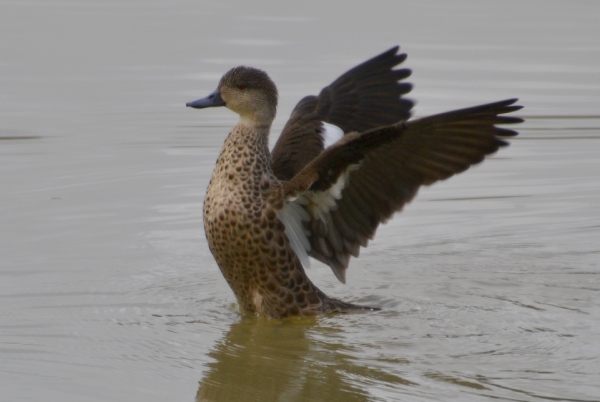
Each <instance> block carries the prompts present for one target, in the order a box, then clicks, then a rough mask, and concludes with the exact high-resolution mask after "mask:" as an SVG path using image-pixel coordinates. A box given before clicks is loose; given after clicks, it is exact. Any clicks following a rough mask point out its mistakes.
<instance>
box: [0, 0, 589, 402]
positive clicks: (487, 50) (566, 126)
mask: <svg viewBox="0 0 600 402" xmlns="http://www.w3.org/2000/svg"><path fill="white" fill-rule="evenodd" d="M599 27H600V6H599V5H598V3H597V2H594V1H588V2H586V1H580V2H567V1H541V0H540V1H527V2H518V1H505V2H501V3H499V2H496V3H490V2H469V1H462V0H461V1H457V2H450V3H449V2H442V1H427V2H421V1H420V2H416V1H415V2H397V1H394V2H392V1H386V2H377V3H369V4H368V5H367V4H364V5H363V4H350V3H349V2H341V1H335V2H323V1H313V0H308V1H304V2H300V3H297V4H291V3H283V2H281V3H276V2H258V4H257V3H254V2H241V1H240V2H236V3H233V2H229V3H226V2H219V3H217V2H201V1H170V2H165V1H160V2H159V1H143V2H142V1H135V0H126V1H109V2H106V1H104V2H100V1H96V0H90V1H83V0H65V1H60V2H52V1H0V189H1V190H0V400H1V401H19V400H41V399H44V400H50V401H107V400H115V401H121V400H123V401H165V400H169V401H194V400H195V399H196V398H197V399H199V400H214V401H237V400H239V401H271V400H273V401H275V400H277V401H319V400H323V401H352V400H357V401H392V400H394V401H396V400H397V401H440V400H460V401H471V400H472V401H487V400H490V401H496V400H510V401H515V400H516V401H538V400H570V401H595V400H600V385H599V384H600V325H599V322H600V301H599V297H598V295H599V293H598V292H599V290H600V275H599V272H600V268H599V265H600V264H599V263H600V246H599V244H600V208H599V205H600V179H599V178H598V172H600V158H599V155H600V112H599V111H600V28H599ZM397 43H399V44H401V45H402V49H403V50H404V51H405V52H407V53H408V55H409V57H408V60H407V62H406V63H405V65H406V66H407V67H410V68H412V69H413V72H414V73H413V76H412V78H411V82H413V83H414V84H415V89H414V91H413V93H412V98H414V99H416V100H418V104H417V107H416V110H415V112H416V115H418V116H422V115H427V114H431V113H435V112H440V111H443V110H449V109H453V108H459V107H465V106H470V105H475V104H478V103H482V102H489V101H495V100H500V99H504V98H508V97H515V96H516V97H519V98H520V99H521V101H520V103H521V104H522V105H524V106H525V109H524V110H523V111H522V112H521V115H522V116H524V117H526V119H527V122H526V123H525V124H523V125H522V126H521V130H520V131H521V135H520V137H519V138H517V139H515V140H514V141H512V145H511V147H510V148H508V149H504V150H503V151H502V152H501V153H499V154H498V156H497V157H494V158H492V159H490V160H488V161H486V162H485V163H484V164H483V165H481V166H478V167H476V168H474V169H471V170H469V171H468V172H466V173H465V174H463V175H460V176H458V177H456V178H452V179H451V180H449V181H448V182H445V183H441V184H438V185H435V186H433V187H432V188H427V189H423V190H422V191H421V193H420V195H419V196H418V197H417V199H416V201H415V202H413V203H412V204H411V205H409V206H408V207H407V208H406V209H405V211H404V212H403V213H402V214H400V215H398V216H397V217H396V218H395V219H394V220H392V221H391V222H390V223H388V224H387V225H385V226H383V227H381V228H380V230H379V232H378V236H377V237H376V239H375V240H374V241H373V242H372V243H371V244H370V246H369V248H368V249H365V250H363V252H362V253H361V258H359V259H356V260H354V261H353V262H352V263H351V266H350V269H349V271H348V285H345V286H344V285H341V284H339V283H338V282H337V280H336V279H335V277H334V276H333V275H332V274H331V272H330V270H329V268H327V267H324V266H322V265H320V264H317V263H315V264H313V265H314V267H313V268H312V269H311V270H310V272H309V276H310V277H311V278H312V279H313V280H314V281H315V282H316V283H317V284H318V286H319V287H320V288H322V289H323V290H324V291H325V292H326V293H327V294H330V295H332V296H336V297H339V298H341V299H344V300H348V301H351V302H357V303H364V304H371V305H378V306H380V307H382V311H380V312H377V313H373V314H360V315H349V316H330V317H320V318H316V319H310V320H307V319H292V320H287V321H284V322H279V321H268V320H263V319H247V318H243V317H242V316H240V315H239V314H238V313H237V310H236V307H235V305H234V304H233V303H234V301H235V300H234V297H233V294H232V293H231V291H230V290H229V288H228V286H227V284H226V283H225V281H224V280H223V279H222V277H221V274H220V272H219V270H218V268H217V266H216V264H215V262H214V260H213V259H212V256H211V255H210V253H209V251H208V247H207V246H206V242H205V240H204V234H203V232H202V221H201V205H202V200H203V196H204V190H205V188H206V186H207V184H208V178H209V176H210V173H211V170H212V166H213V164H214V161H215V159H216V156H217V154H218V152H219V147H220V145H221V144H222V142H223V141H224V139H225V136H226V135H227V133H228V129H229V128H230V127H231V126H232V125H233V124H234V123H235V121H236V116H235V115H234V114H233V113H231V112H229V111H228V110H206V111H202V112H198V111H192V110H190V109H186V108H185V107H184V104H185V102H186V101H189V100H191V99H195V98H197V97H199V96H203V95H205V94H206V93H208V92H209V91H211V90H213V89H214V87H215V85H216V83H217V81H218V79H219V78H220V76H221V74H222V73H223V72H225V71H226V70H228V69H229V68H230V67H232V66H235V65H238V64H248V65H253V66H255V67H259V68H263V69H265V70H267V71H268V72H269V73H270V75H271V76H272V77H273V78H274V80H275V82H276V83H277V84H278V86H279V90H280V94H281V101H280V107H279V114H278V118H277V120H276V122H275V127H274V136H273V138H272V139H273V140H275V139H276V135H277V134H278V132H279V130H280V129H281V127H282V126H283V124H284V123H285V121H286V119H287V116H288V115H289V113H290V111H291V109H292V108H293V106H294V105H295V103H296V102H297V101H298V100H299V99H300V98H301V97H302V96H304V95H307V94H314V93H318V91H319V90H320V88H321V87H323V86H324V85H327V84H328V83H330V82H331V81H332V80H333V79H335V78H336V77H337V76H338V75H339V74H341V73H342V72H344V71H345V70H347V69H348V68H350V67H352V66H354V65H355V64H357V63H358V62H361V61H363V60H365V59H367V58H368V57H371V56H373V55H375V54H377V53H379V52H381V51H383V50H385V49H387V48H389V47H391V46H393V45H395V44H397Z"/></svg>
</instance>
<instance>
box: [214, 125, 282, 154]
mask: <svg viewBox="0 0 600 402" xmlns="http://www.w3.org/2000/svg"><path fill="white" fill-rule="evenodd" d="M270 129H271V122H270V121H269V122H263V123H261V122H257V121H256V120H246V119H243V118H241V119H240V121H239V122H238V124H236V125H235V126H234V127H233V129H232V130H231V133H230V134H229V136H228V137H227V139H226V140H225V144H224V145H223V151H224V152H225V153H227V154H231V155H229V157H233V155H236V156H237V157H238V158H242V159H247V160H248V159H252V160H254V159H255V158H256V157H260V158H264V157H269V158H270V153H269V131H270Z"/></svg>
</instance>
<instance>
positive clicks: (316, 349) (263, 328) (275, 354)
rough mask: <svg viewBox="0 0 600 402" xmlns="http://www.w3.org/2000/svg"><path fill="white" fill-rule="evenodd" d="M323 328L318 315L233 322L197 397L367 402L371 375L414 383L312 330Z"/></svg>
mask: <svg viewBox="0 0 600 402" xmlns="http://www.w3.org/2000/svg"><path fill="white" fill-rule="evenodd" d="M321 329H322V330H327V331H331V327H330V326H328V327H320V326H319V323H318V320H317V319H315V318H294V319H288V320H285V321H274V320H265V319H245V320H243V321H241V322H237V323H234V324H233V325H232V326H231V329H230V331H229V332H228V333H227V335H226V336H225V338H224V339H223V340H222V341H220V342H219V343H218V344H217V346H216V347H215V348H214V350H213V351H212V352H210V354H209V356H211V357H212V358H213V359H215V360H216V361H215V362H213V363H210V364H209V366H210V369H209V371H208V372H207V373H206V375H205V376H204V378H203V379H202V381H201V382H200V389H199V390H198V395H197V400H198V401H272V400H282V401H296V400H306V401H312V400H324V401H368V400H371V399H372V397H371V396H370V395H369V393H368V392H367V391H366V390H365V385H368V381H369V380H381V381H386V382H388V383H396V384H403V385H411V384H413V383H411V382H410V381H407V380H404V379H402V378H400V377H397V376H395V375H390V374H389V373H384V372H381V371H379V370H377V369H373V368H367V367H364V366H363V365H362V364H357V363H356V361H354V360H353V359H352V358H351V357H350V356H349V355H348V354H345V353H344V349H347V347H346V346H345V345H343V344H341V343H339V339H336V341H332V342H325V341H322V340H315V339H313V337H312V336H311V332H315V331H316V332H318V331H320V330H321ZM392 377H393V378H392ZM365 380H366V381H365Z"/></svg>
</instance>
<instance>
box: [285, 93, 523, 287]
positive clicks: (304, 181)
mask: <svg viewBox="0 0 600 402" xmlns="http://www.w3.org/2000/svg"><path fill="white" fill-rule="evenodd" d="M515 102H516V99H510V100H506V101H502V102H496V103H491V104H487V105H482V106H477V107H473V108H468V109H461V110H457V111H453V112H448V113H443V114H438V115H434V116H430V117H426V118H422V119H417V120H412V121H408V122H401V123H398V124H395V125H392V126H388V127H383V128H378V129H373V130H369V131H366V132H363V133H360V134H359V133H351V134H349V135H347V136H345V137H344V138H343V139H342V140H341V141H339V142H337V143H336V144H334V145H333V146H331V147H329V148H327V149H325V150H324V151H323V152H322V153H321V154H320V155H319V156H317V157H316V158H315V159H314V160H313V161H312V162H310V163H309V164H308V165H306V166H305V167H304V168H303V169H302V170H300V171H299V172H298V173H297V174H296V175H295V176H294V177H293V178H292V179H291V180H289V181H288V182H286V183H285V184H284V189H285V192H286V194H289V196H290V197H291V196H296V197H298V198H297V199H296V201H295V202H299V203H301V204H302V205H303V208H304V209H305V210H306V211H307V212H308V213H309V215H310V219H309V220H307V221H306V220H305V222H304V224H305V227H306V229H307V230H308V232H309V235H308V237H307V239H308V241H309V243H310V250H308V254H309V255H310V256H312V257H314V258H316V259H317V260H320V261H322V262H324V263H325V264H328V265H329V266H330V267H331V268H332V270H333V272H334V273H335V275H336V276H337V278H338V279H339V280H340V281H342V282H345V272H346V269H347V267H348V263H349V260H350V256H355V257H356V256H358V254H359V250H360V247H361V246H362V247H365V246H366V245H367V243H368V241H369V240H370V239H371V238H373V236H374V234H375V230H376V229H377V227H378V226H379V224H380V223H381V222H385V221H386V220H387V219H389V218H390V217H391V216H392V214H393V213H394V212H397V211H399V210H401V209H402V207H403V206H404V204H406V203H407V202H410V201H411V200H412V199H413V198H414V196H415V195H416V194H417V190H418V188H419V187H420V186H421V185H430V184H433V183H435V182H436V181H438V180H444V179H447V178H449V177H451V176H452V175H454V174H456V173H460V172H462V171H464V170H466V169H468V168H469V166H471V165H473V164H476V163H479V162H481V161H482V160H483V159H484V157H485V156H486V155H489V154H491V153H494V152H495V151H497V150H498V148H499V147H501V146H506V145H508V143H507V142H506V141H504V140H503V139H501V137H510V136H515V135H517V132H516V131H512V130H508V129H504V128H499V127H496V125H497V124H514V123H520V122H522V121H523V120H522V119H520V118H516V117H508V116H501V115H502V114H505V113H510V112H513V111H516V110H519V109H521V107H520V106H515V105H514V103H515Z"/></svg>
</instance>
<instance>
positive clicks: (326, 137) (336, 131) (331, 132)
mask: <svg viewBox="0 0 600 402" xmlns="http://www.w3.org/2000/svg"><path fill="white" fill-rule="evenodd" d="M321 124H322V125H323V129H322V130H321V138H322V139H323V149H326V148H329V147H330V146H332V145H333V144H335V143H336V142H338V141H339V140H341V139H342V137H343V136H344V130H342V129H341V128H339V127H338V126H334V125H333V124H329V123H325V122H324V121H322V122H321Z"/></svg>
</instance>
